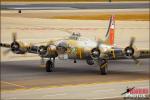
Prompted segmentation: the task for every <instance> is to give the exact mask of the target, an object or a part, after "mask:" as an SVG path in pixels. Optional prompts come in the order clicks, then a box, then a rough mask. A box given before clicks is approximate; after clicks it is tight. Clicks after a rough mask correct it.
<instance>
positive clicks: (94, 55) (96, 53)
mask: <svg viewBox="0 0 150 100" xmlns="http://www.w3.org/2000/svg"><path fill="white" fill-rule="evenodd" d="M100 54H101V51H100V50H99V49H98V48H93V49H92V50H91V56H92V58H99V57H100Z"/></svg>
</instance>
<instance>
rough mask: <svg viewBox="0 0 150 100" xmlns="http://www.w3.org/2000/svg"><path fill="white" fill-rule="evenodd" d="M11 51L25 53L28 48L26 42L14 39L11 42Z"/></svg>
mask: <svg viewBox="0 0 150 100" xmlns="http://www.w3.org/2000/svg"><path fill="white" fill-rule="evenodd" d="M11 51H12V52H13V53H16V54H25V53H26V52H27V48H26V47H25V44H24V43H22V42H17V41H14V42H12V43H11Z"/></svg>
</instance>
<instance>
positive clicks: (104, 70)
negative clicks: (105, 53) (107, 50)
mask: <svg viewBox="0 0 150 100" xmlns="http://www.w3.org/2000/svg"><path fill="white" fill-rule="evenodd" d="M99 67H100V73H101V75H106V74H107V72H108V62H107V60H106V59H102V60H101V63H100V65H99Z"/></svg>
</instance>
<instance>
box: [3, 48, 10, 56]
mask: <svg viewBox="0 0 150 100" xmlns="http://www.w3.org/2000/svg"><path fill="white" fill-rule="evenodd" d="M10 51H11V49H7V50H5V51H4V52H3V55H4V56H6V55H7V54H8V53H9V52H10Z"/></svg>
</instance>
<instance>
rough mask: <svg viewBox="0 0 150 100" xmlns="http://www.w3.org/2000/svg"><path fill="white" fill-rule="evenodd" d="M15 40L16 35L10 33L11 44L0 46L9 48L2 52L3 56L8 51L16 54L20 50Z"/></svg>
mask: <svg viewBox="0 0 150 100" xmlns="http://www.w3.org/2000/svg"><path fill="white" fill-rule="evenodd" d="M16 40H17V35H16V33H12V43H11V44H10V45H8V44H2V46H5V47H9V49H7V50H5V51H4V52H3V54H4V55H7V54H8V53H9V52H10V51H12V52H16V51H18V50H19V49H20V45H19V43H18V42H17V41H16Z"/></svg>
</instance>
